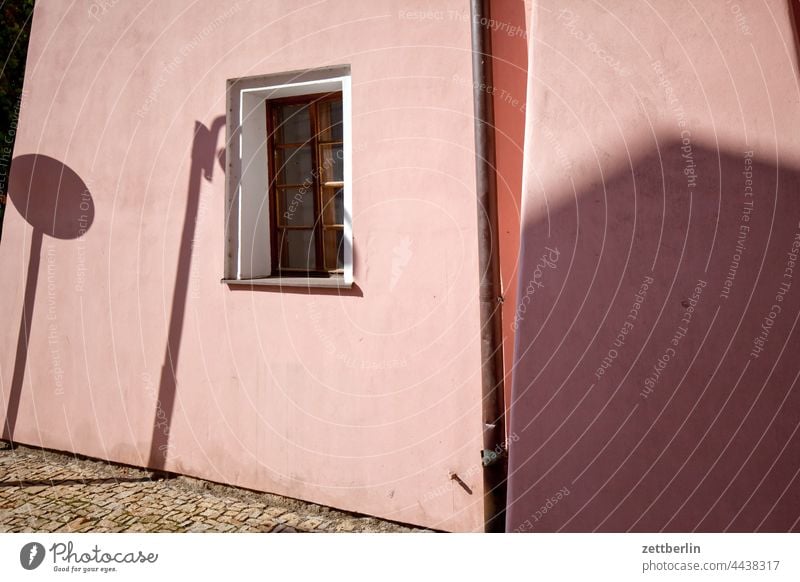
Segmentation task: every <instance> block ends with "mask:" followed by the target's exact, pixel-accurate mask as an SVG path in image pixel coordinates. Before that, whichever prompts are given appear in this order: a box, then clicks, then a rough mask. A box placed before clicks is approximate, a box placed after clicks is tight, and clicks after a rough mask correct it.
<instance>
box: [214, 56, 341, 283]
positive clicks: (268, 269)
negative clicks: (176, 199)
mask: <svg viewBox="0 0 800 582" xmlns="http://www.w3.org/2000/svg"><path fill="white" fill-rule="evenodd" d="M349 73H350V72H349V68H348V67H336V68H331V69H323V70H313V71H303V72H299V73H287V74H281V75H271V76H266V77H249V78H244V79H233V80H230V81H228V107H227V110H228V142H227V152H226V155H227V168H228V172H227V175H226V179H227V186H226V191H227V192H226V253H225V257H226V259H225V276H224V278H223V281H224V282H226V283H229V284H236V283H245V284H258V285H289V286H292V285H296V286H306V285H308V286H321V287H349V286H351V285H352V283H353V235H352V221H351V216H352V212H351V207H352V179H351V173H352V171H351V147H350V143H351V137H350V134H351V127H350V125H351V123H350V118H351V115H350V76H349Z"/></svg>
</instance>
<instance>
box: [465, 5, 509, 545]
mask: <svg viewBox="0 0 800 582" xmlns="http://www.w3.org/2000/svg"><path fill="white" fill-rule="evenodd" d="M470 12H471V14H470V16H471V24H472V80H473V98H474V107H475V174H476V194H477V198H478V263H479V276H480V291H479V292H480V322H481V386H482V391H481V394H482V403H483V406H482V415H483V416H482V420H483V451H482V452H481V462H482V464H483V487H484V522H485V531H487V532H503V531H505V513H506V480H507V476H508V463H507V457H506V455H505V454H503V453H504V451H505V444H504V443H505V402H504V397H503V328H502V319H501V316H502V311H501V307H502V302H503V298H502V291H501V286H500V249H499V239H498V221H497V174H496V166H495V135H494V106H493V103H492V94H491V93H492V91H491V89H487V88H491V87H493V84H492V83H493V80H492V61H491V58H492V41H491V26H487V23H488V22H490V20H489V19H490V13H489V0H470ZM498 453H500V454H498Z"/></svg>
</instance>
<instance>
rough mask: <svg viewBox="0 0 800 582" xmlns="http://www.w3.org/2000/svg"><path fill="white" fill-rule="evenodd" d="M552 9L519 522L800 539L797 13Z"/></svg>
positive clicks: (536, 73)
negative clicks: (795, 534)
mask: <svg viewBox="0 0 800 582" xmlns="http://www.w3.org/2000/svg"><path fill="white" fill-rule="evenodd" d="M531 8H532V17H533V27H532V42H531V52H530V57H529V62H530V63H531V66H530V77H529V84H528V118H527V136H526V153H525V164H526V167H525V172H524V178H523V180H524V182H523V184H524V190H523V218H522V236H521V238H522V257H521V269H520V287H519V296H518V301H517V309H518V312H519V316H520V317H519V322H520V327H519V332H518V334H517V338H516V341H517V359H518V363H517V368H516V370H515V381H514V387H513V403H512V404H511V424H510V429H509V430H510V432H511V435H512V437H511V440H512V443H511V458H510V471H511V474H510V485H509V520H508V527H509V529H510V530H513V531H594V530H601V531H628V530H634V531H659V530H666V531H693V530H697V531H787V530H797V529H798V527H800V525H799V524H800V495H798V492H799V491H800V482H799V481H798V474H800V434H798V426H800V388H798V386H797V380H798V377H799V376H798V371H800V363H798V358H797V353H798V349H800V337H798V331H797V327H796V324H797V323H798V315H800V280H798V275H800V271H798V270H797V264H796V263H795V260H796V258H797V256H796V253H795V254H793V252H794V251H796V250H797V247H796V246H793V245H795V244H796V243H797V244H800V199H799V198H798V192H800V132H798V130H797V128H798V127H800V106H799V105H798V103H800V86H799V85H798V66H797V63H798V53H797V50H798V47H797V44H796V38H797V37H796V35H795V34H794V31H793V29H792V18H791V15H790V10H789V3H788V2H786V1H777V2H760V1H755V0H753V1H749V0H739V1H738V2H688V1H686V0H669V1H664V2H655V3H653V2H650V3H629V2H623V1H605V2H581V1H567V2H563V1H559V2H556V1H551V0H539V1H536V2H533V3H531ZM787 284H788V287H787ZM775 306H777V307H775ZM765 330H766V331H765Z"/></svg>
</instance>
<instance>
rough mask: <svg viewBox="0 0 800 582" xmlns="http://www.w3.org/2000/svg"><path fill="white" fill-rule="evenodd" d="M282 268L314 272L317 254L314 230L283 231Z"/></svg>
mask: <svg viewBox="0 0 800 582" xmlns="http://www.w3.org/2000/svg"><path fill="white" fill-rule="evenodd" d="M281 232H282V233H283V236H282V243H283V244H282V245H281V257H280V266H281V268H283V269H302V270H305V271H313V270H314V269H315V268H316V263H317V260H316V257H317V252H316V249H315V247H314V231H313V230H283V231H281Z"/></svg>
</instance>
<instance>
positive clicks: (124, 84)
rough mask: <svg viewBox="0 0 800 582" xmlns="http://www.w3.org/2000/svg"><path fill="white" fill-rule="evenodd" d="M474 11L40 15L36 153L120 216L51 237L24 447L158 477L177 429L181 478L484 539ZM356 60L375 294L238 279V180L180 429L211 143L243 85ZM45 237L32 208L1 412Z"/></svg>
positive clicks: (5, 358) (81, 8)
mask: <svg viewBox="0 0 800 582" xmlns="http://www.w3.org/2000/svg"><path fill="white" fill-rule="evenodd" d="M87 7H88V8H87ZM467 10H468V6H467V4H466V3H465V2H462V1H457V0H437V1H436V2H432V1H431V2H425V1H407V0H403V1H400V0H379V1H372V0H371V1H357V2H327V3H326V2H310V1H297V0H291V1H289V0H285V1H284V0H281V1H276V2H256V1H252V2H248V1H245V0H240V1H238V2H225V3H220V2H215V1H211V0H204V1H199V2H198V1H191V2H190V1H188V0H186V1H184V0H180V1H172V2H156V3H151V2H144V1H133V2H130V1H127V2H118V3H109V2H99V3H96V4H89V3H73V4H68V3H45V2H40V3H37V6H36V11H35V17H34V22H33V32H32V38H31V44H30V49H29V55H28V67H27V76H26V81H25V90H26V95H25V98H24V100H23V106H22V112H21V119H20V123H19V127H20V130H19V133H18V134H17V142H16V149H15V155H16V156H21V155H24V154H44V155H47V156H50V157H52V158H55V159H56V160H59V161H61V162H63V163H64V164H65V165H67V166H68V167H69V168H71V169H72V170H73V171H74V172H75V173H76V174H77V175H78V176H80V178H81V179H82V180H83V181H84V182H85V183H86V185H87V186H88V189H89V190H90V192H91V196H92V198H93V200H94V204H95V219H94V223H93V224H92V226H91V228H90V229H89V231H88V232H87V233H86V234H85V235H84V236H82V237H81V238H78V239H76V240H56V239H52V238H48V237H45V239H44V241H43V248H42V259H41V264H40V268H39V273H38V285H37V293H36V300H35V303H34V306H33V318H32V322H31V326H30V345H29V348H28V358H27V369H26V371H25V374H24V383H23V385H22V390H21V395H20V402H19V413H18V419H17V422H16V430H15V434H14V439H15V440H18V441H20V442H23V443H28V444H32V445H42V446H45V447H49V448H55V449H62V450H66V451H74V452H77V453H81V454H86V455H91V456H94V457H99V458H102V459H110V460H113V461H119V462H124V463H130V464H133V465H142V464H147V463H148V455H149V453H150V446H151V439H152V437H153V427H154V423H155V424H156V425H157V426H158V428H157V430H156V432H160V437H159V438H162V440H165V442H167V445H166V448H165V449H162V450H161V451H159V454H160V455H162V456H163V457H164V458H163V459H160V462H159V463H158V464H161V461H162V460H163V462H164V467H165V468H166V469H167V470H170V471H175V472H179V473H186V474H190V475H196V476H200V477H203V478H207V479H211V480H215V481H222V482H226V483H232V484H235V485H241V486H245V487H250V488H254V489H260V490H266V491H271V492H276V493H280V494H285V495H289V496H293V497H299V498H302V499H307V500H312V501H315V502H319V503H322V504H327V505H332V506H335V507H339V508H344V509H348V510H355V511H358V512H362V513H367V514H373V515H378V516H382V517H386V518H391V519H394V520H398V521H403V522H410V523H415V524H421V525H425V526H430V527H436V528H442V529H451V530H480V529H481V528H482V520H483V515H482V512H483V508H482V501H481V499H482V484H481V473H480V468H479V459H480V452H479V451H480V449H481V433H480V429H481V419H480V394H481V392H480V369H479V366H480V349H479V336H478V334H479V329H480V326H479V322H478V306H477V301H476V300H477V246H476V216H475V212H476V209H475V195H474V183H475V179H474V175H475V172H474V148H473V126H472V92H471V74H472V73H471V65H470V63H471V61H470V32H469V18H468V12H467ZM341 64H349V65H350V66H351V70H352V84H353V144H352V145H353V151H354V158H353V169H354V186H353V188H354V189H353V192H354V204H353V224H354V237H355V239H354V244H355V281H356V285H357V291H356V293H354V294H351V295H346V296H345V295H341V296H340V295H338V294H336V293H335V292H333V293H327V294H325V293H314V292H311V293H305V292H299V293H293V292H278V291H263V290H262V291H253V290H249V289H244V290H233V289H231V288H229V287H227V286H225V285H223V284H220V279H221V277H222V276H223V271H222V267H223V252H224V236H223V214H224V195H225V192H224V184H225V180H224V174H223V172H222V171H221V167H220V166H219V165H216V164H215V166H214V168H213V176H212V177H211V179H210V180H206V179H202V180H199V182H198V184H199V200H198V210H197V218H196V223H195V225H190V226H193V227H194V228H189V229H188V232H191V231H192V230H194V237H193V240H192V241H191V244H189V247H188V248H190V249H191V264H190V270H189V281H188V285H187V293H186V298H185V302H186V303H185V316H184V317H183V320H182V322H181V325H180V328H179V329H178V330H174V331H175V333H176V336H177V337H178V339H179V342H178V345H179V346H180V352H179V357H178V360H177V362H178V363H177V377H178V383H177V395H176V400H175V407H174V412H173V413H172V415H171V416H172V418H171V421H170V423H169V427H168V428H166V426H167V423H166V422H165V421H164V419H163V418H160V416H163V415H162V414H160V413H159V410H161V408H162V407H160V406H159V402H158V400H159V384H160V383H161V372H162V366H163V365H164V364H165V362H166V363H167V365H169V359H168V358H167V359H166V360H165V348H166V344H167V331H168V326H169V324H170V317H171V314H172V313H173V310H174V309H176V304H175V303H174V302H173V290H174V288H175V279H176V265H177V264H178V260H179V257H178V249H179V248H180V245H181V236H182V233H183V232H185V231H184V214H185V211H186V205H187V195H188V193H189V188H190V169H191V153H192V144H193V134H194V131H195V123H196V122H200V123H202V124H203V125H205V126H210V125H211V123H212V122H213V121H214V119H215V118H217V117H218V116H224V115H225V82H226V79H229V78H235V77H241V76H248V75H262V74H270V73H279V72H285V71H292V70H297V69H304V68H314V67H322V66H328V65H341ZM223 147H224V137H222V136H221V137H220V138H219V140H218V144H217V149H220V148H223ZM31 234H32V233H31V229H30V227H29V226H27V225H26V223H25V222H24V220H23V218H22V217H21V215H20V213H19V210H18V209H16V208H15V207H14V206H13V204H10V205H9V207H8V209H7V212H6V218H5V226H4V232H3V241H2V246H1V247H0V249H1V252H0V271H2V273H3V277H2V278H0V295H2V297H3V298H4V300H3V304H4V319H5V321H6V325H5V326H4V331H3V332H2V335H0V366H1V367H2V374H1V375H0V380H1V381H2V391H3V392H2V394H3V400H2V402H3V403H4V404H2V406H1V407H0V411H7V408H8V400H9V394H10V391H11V388H12V387H11V384H12V376H13V372H14V368H15V359H14V354H15V349H16V346H17V343H18V337H19V333H20V329H19V327H18V325H19V322H20V315H21V305H22V302H23V296H24V294H25V293H26V289H25V288H24V287H25V281H26V277H27V272H26V269H27V265H28V260H29V256H28V255H29V249H30V240H31ZM185 242H186V241H184V243H185ZM28 291H29V290H28ZM181 300H182V298H178V301H181ZM17 364H18V362H17ZM166 431H168V438H166V436H167V435H166ZM4 436H5V437H6V438H7V437H8V435H7V434H6V432H4ZM451 472H456V473H458V474H459V475H460V476H461V478H462V479H463V481H464V482H466V483H467V484H468V485H469V487H471V490H472V494H471V495H470V494H468V493H467V492H466V491H465V490H464V489H462V488H460V487H457V486H454V485H453V484H454V482H453V481H451V479H450V473H451Z"/></svg>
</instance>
